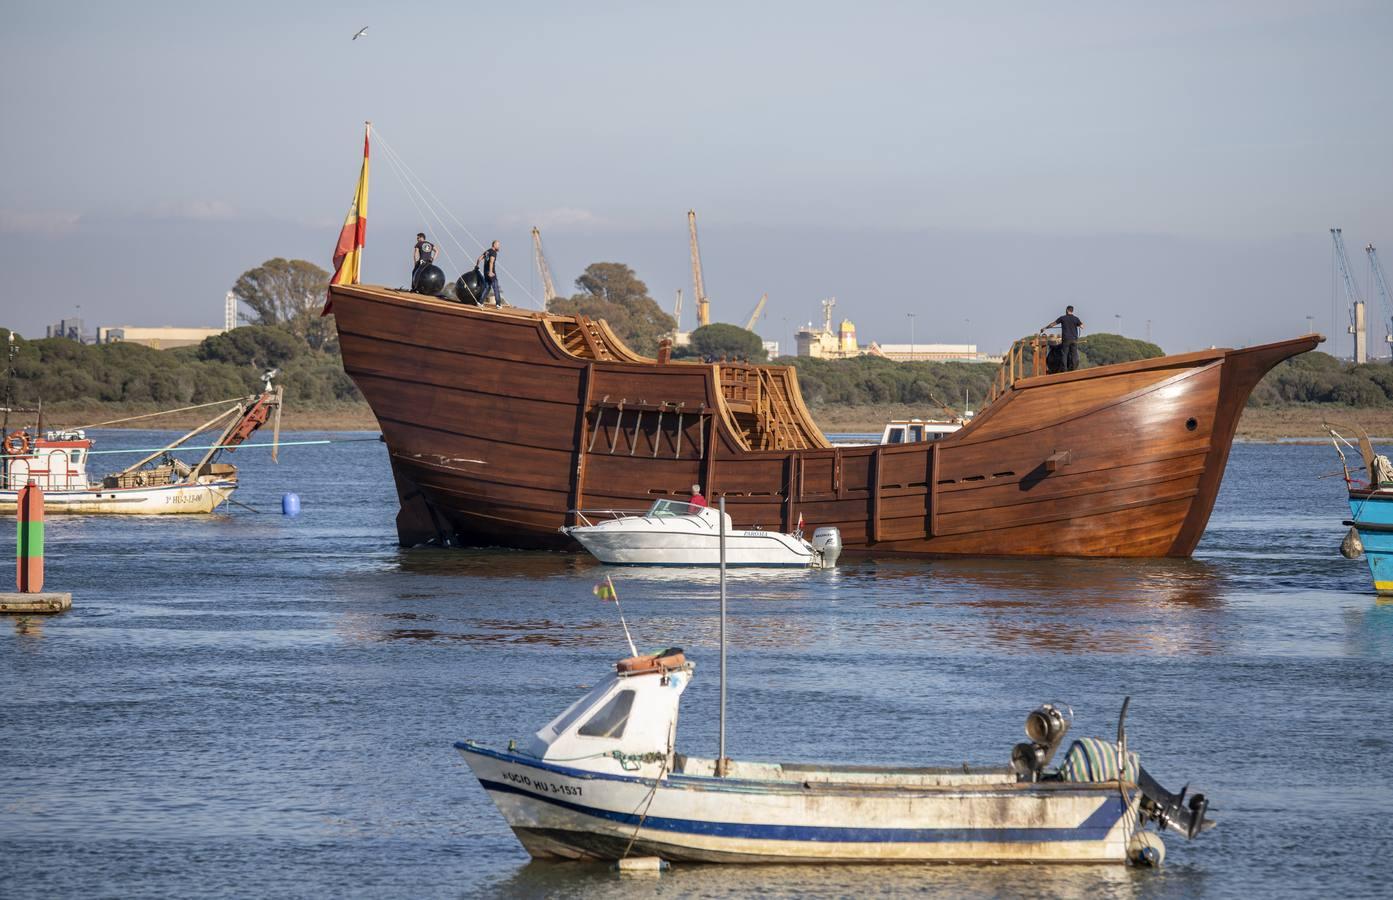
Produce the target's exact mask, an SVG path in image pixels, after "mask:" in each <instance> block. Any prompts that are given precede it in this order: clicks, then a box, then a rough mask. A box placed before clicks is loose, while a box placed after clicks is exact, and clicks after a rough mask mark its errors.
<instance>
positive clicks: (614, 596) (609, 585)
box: [595, 576, 619, 603]
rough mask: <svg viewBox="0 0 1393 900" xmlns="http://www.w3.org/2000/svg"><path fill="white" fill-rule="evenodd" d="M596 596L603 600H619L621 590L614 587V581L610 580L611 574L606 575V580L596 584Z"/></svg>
mask: <svg viewBox="0 0 1393 900" xmlns="http://www.w3.org/2000/svg"><path fill="white" fill-rule="evenodd" d="M595 596H596V597H599V598H600V599H601V600H609V601H612V602H614V603H618V602H619V592H618V591H616V590H615V589H614V582H613V581H610V580H609V576H605V580H604V581H602V582H600V583H599V584H597V585H595Z"/></svg>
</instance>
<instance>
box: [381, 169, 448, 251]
mask: <svg viewBox="0 0 1393 900" xmlns="http://www.w3.org/2000/svg"><path fill="white" fill-rule="evenodd" d="M380 143H381V144H382V149H384V150H386V151H387V153H386V159H387V162H388V163H390V164H391V166H392V172H393V173H394V174H395V175H396V176H397V180H399V181H401V183H402V186H403V187H405V188H406V191H407V195H406V196H407V199H408V200H410V201H411V205H412V207H413V208H415V210H416V214H417V215H418V216H420V217H421V220H422V221H425V220H426V219H427V218H428V217H429V218H433V219H435V222H436V225H438V226H439V228H440V230H441V231H443V232H445V234H446V235H447V236H448V237H449V238H450V240H452V241H454V242H455V246H457V247H459V241H458V240H455V236H454V235H453V234H451V233H450V230H449V229H448V228H446V227H445V222H444V220H442V219H441V218H440V214H439V213H437V212H436V211H435V209H434V207H432V206H431V205H430V201H428V200H426V198H425V195H423V194H422V193H421V189H420V187H418V186H417V185H416V184H415V183H413V182H412V181H410V180H408V179H407V178H406V176H405V174H404V171H405V170H404V167H405V165H406V163H405V161H404V160H402V159H401V158H400V157H398V156H397V154H396V152H395V151H394V150H392V148H391V147H389V146H387V142H386V141H380ZM413 195H414V196H413ZM418 197H419V198H420V201H421V203H420V205H418V204H417V202H416V199H417V198H418ZM422 206H424V207H425V212H422ZM440 252H441V254H442V255H443V256H444V257H445V261H446V262H448V263H449V264H450V267H451V268H458V264H457V263H456V262H455V260H454V258H453V257H451V256H450V251H449V249H448V248H446V247H445V246H444V245H443V244H442V245H441V246H440ZM460 252H461V253H464V252H465V251H464V248H463V247H460Z"/></svg>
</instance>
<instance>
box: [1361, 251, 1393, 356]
mask: <svg viewBox="0 0 1393 900" xmlns="http://www.w3.org/2000/svg"><path fill="white" fill-rule="evenodd" d="M1364 252H1365V253H1367V254H1369V268H1371V269H1373V270H1374V287H1375V288H1377V289H1378V295H1379V296H1380V297H1382V298H1383V314H1384V316H1385V318H1384V320H1383V325H1384V327H1385V328H1387V329H1388V334H1387V335H1385V336H1384V340H1385V341H1387V342H1388V343H1390V344H1393V295H1390V294H1389V292H1388V277H1387V276H1386V275H1384V274H1383V263H1382V262H1380V261H1379V258H1378V251H1377V250H1376V249H1374V245H1373V244H1369V245H1367V246H1366V247H1365V248H1364Z"/></svg>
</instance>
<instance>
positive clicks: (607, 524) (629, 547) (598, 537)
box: [561, 500, 842, 568]
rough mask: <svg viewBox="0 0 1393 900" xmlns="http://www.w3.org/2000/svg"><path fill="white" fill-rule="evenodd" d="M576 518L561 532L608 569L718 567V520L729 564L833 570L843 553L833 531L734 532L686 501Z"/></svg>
mask: <svg viewBox="0 0 1393 900" xmlns="http://www.w3.org/2000/svg"><path fill="white" fill-rule="evenodd" d="M605 516H608V517H609V518H604V517H605ZM577 517H578V518H579V520H580V521H581V522H582V523H583V524H580V525H568V526H565V527H563V528H562V529H561V532H562V533H563V534H566V535H568V536H570V537H572V538H574V539H575V540H576V541H578V542H579V543H580V545H581V546H582V547H584V548H585V549H586V550H588V551H589V552H590V553H591V554H592V555H594V557H595V558H596V559H598V560H599V561H600V562H603V563H608V564H610V565H624V566H716V565H719V564H720V534H721V520H722V517H724V520H725V541H726V565H728V566H742V567H743V566H782V567H789V568H800V567H801V568H807V567H813V568H832V567H834V566H835V565H836V564H837V557H838V556H840V555H841V550H842V538H841V532H840V531H838V530H837V529H836V528H818V529H817V530H815V531H814V532H813V537H812V540H811V541H809V540H806V539H804V538H803V536H802V535H801V534H783V533H781V532H778V531H763V530H760V529H753V530H736V529H733V528H732V527H731V521H730V516H729V515H728V514H726V513H723V512H721V511H720V510H717V509H712V508H711V507H692V506H691V505H690V504H689V503H688V502H687V501H685V500H655V501H654V502H653V505H652V506H651V507H649V508H648V510H647V511H646V512H642V513H627V512H621V511H614V510H606V511H604V512H596V511H584V510H580V511H577ZM597 519H598V520H599V521H596V520H597Z"/></svg>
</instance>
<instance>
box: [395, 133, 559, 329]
mask: <svg viewBox="0 0 1393 900" xmlns="http://www.w3.org/2000/svg"><path fill="white" fill-rule="evenodd" d="M371 127H372V131H373V134H375V135H377V140H378V143H380V144H381V145H382V147H383V149H385V150H386V151H387V154H388V157H389V158H395V159H396V164H399V165H401V166H402V168H403V169H404V170H405V172H406V173H407V174H408V175H409V176H410V177H411V178H412V179H413V180H414V181H415V182H417V183H419V185H420V189H421V190H423V191H425V193H426V194H428V195H430V197H431V198H432V199H433V200H435V202H436V203H437V204H438V205H439V206H440V208H441V209H442V210H444V211H445V215H447V216H449V217H450V219H451V220H452V221H453V222H454V223H455V224H456V225H458V226H459V227H460V229H461V230H462V231H464V234H465V236H466V237H468V238H469V239H470V240H471V241H473V242H474V243H475V244H477V245H478V246H479V247H482V248H487V247H488V246H489V245H487V244H485V243H484V242H483V241H481V240H479V239H478V238H477V237H476V236H475V235H474V233H473V232H472V231H470V230H469V226H468V225H465V224H464V223H463V222H461V221H460V220H459V217H458V216H456V215H455V214H454V213H453V212H452V211H451V210H450V207H449V206H448V205H447V204H446V203H445V202H444V201H442V200H441V199H440V198H439V197H438V196H436V193H435V192H434V191H432V190H431V189H430V185H428V184H426V182H425V180H424V179H423V178H421V177H420V176H419V175H417V174H416V172H415V170H414V169H412V168H411V166H410V165H408V164H407V162H406V160H405V159H403V158H402V157H401V155H400V154H399V153H397V151H396V150H394V149H392V146H391V145H390V144H389V143H388V142H387V139H386V138H384V137H383V136H382V132H380V131H378V129H377V126H376V125H374V126H371ZM422 200H423V201H424V200H425V197H422ZM432 212H434V210H432ZM438 218H439V217H438V216H437V219H438ZM440 227H441V230H442V231H444V232H445V234H446V235H447V236H448V237H449V238H450V240H451V241H453V242H454V243H455V246H457V247H459V250H460V252H461V253H463V254H464V255H465V260H466V261H468V258H469V255H470V254H469V251H467V250H465V249H464V246H463V245H462V244H461V243H460V242H459V239H458V238H456V237H455V235H454V233H453V232H452V231H450V229H449V228H447V227H445V225H444V224H443V223H441V226H440ZM476 258H477V257H476ZM494 265H495V266H497V268H498V269H500V270H501V271H502V272H503V274H504V275H506V276H508V280H509V281H511V282H513V284H515V285H517V287H518V290H520V291H522V292H523V293H524V294H525V295H527V299H528V300H530V301H531V302H532V305H533V306H536V307H537V308H539V309H541V308H543V304H542V303H541V302H539V301H538V300H537V297H536V295H534V294H533V293H532V291H531V290H529V289H528V287H527V285H525V284H523V283H522V282H521V281H519V280H518V278H517V276H516V275H514V274H513V273H512V270H510V269H509V268H508V267H507V266H505V265H503V264H501V263H498V262H496V261H495V263H494Z"/></svg>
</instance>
